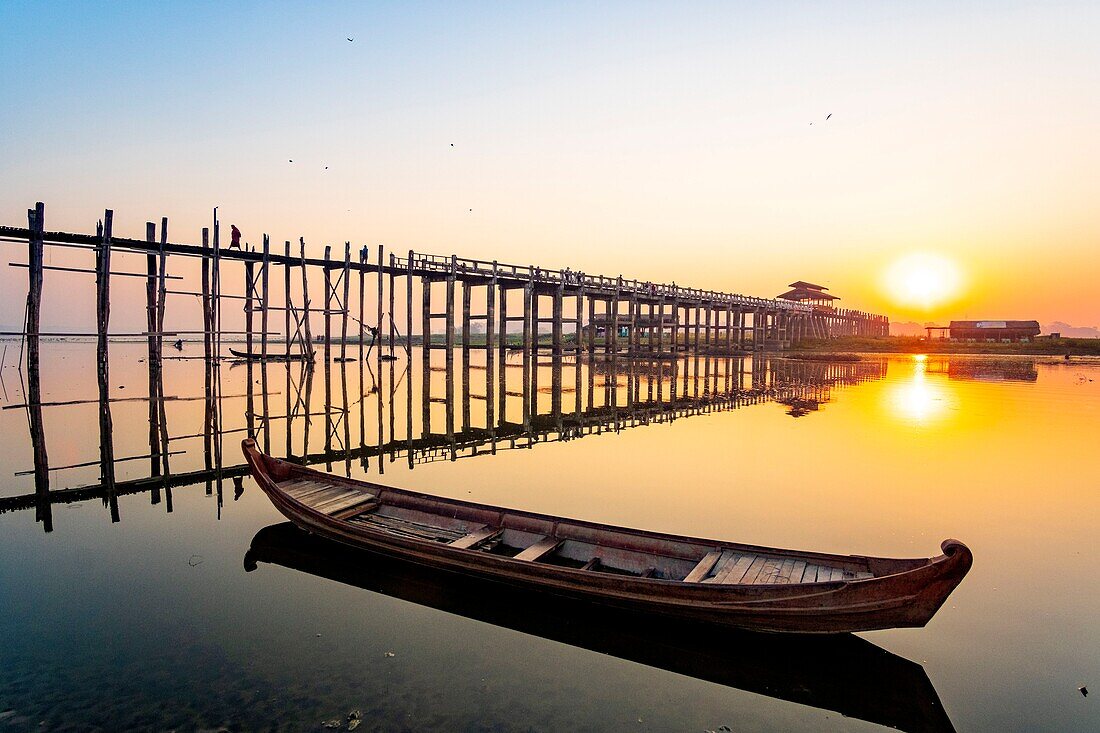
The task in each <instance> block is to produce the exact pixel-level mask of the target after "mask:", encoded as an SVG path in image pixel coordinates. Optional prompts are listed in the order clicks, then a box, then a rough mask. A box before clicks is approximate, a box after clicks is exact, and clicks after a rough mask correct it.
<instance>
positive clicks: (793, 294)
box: [776, 288, 840, 300]
mask: <svg viewBox="0 0 1100 733" xmlns="http://www.w3.org/2000/svg"><path fill="white" fill-rule="evenodd" d="M776 297H777V298H782V299H783V300H840V298H838V297H837V296H835V295H829V294H828V293H823V292H821V291H820V290H810V289H809V288H795V289H793V290H788V291H787V292H785V293H783V294H782V295H777V296H776Z"/></svg>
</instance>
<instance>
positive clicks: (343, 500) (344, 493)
mask: <svg viewBox="0 0 1100 733" xmlns="http://www.w3.org/2000/svg"><path fill="white" fill-rule="evenodd" d="M279 488H281V489H283V491H285V492H286V493H287V495H288V496H290V497H291V498H293V499H295V500H297V501H300V502H302V503H303V504H305V505H306V506H308V507H310V508H311V509H314V510H316V511H319V512H323V513H325V514H328V515H330V516H340V517H341V518H344V516H345V515H346V514H347V511H348V510H350V509H352V508H354V507H357V506H360V505H362V510H363V511H365V510H366V509H367V508H368V505H369V504H371V503H375V504H376V503H377V499H376V498H375V497H374V496H373V495H372V494H368V493H366V492H364V491H362V490H360V489H356V488H353V487H346V486H332V485H325V484H323V483H319V482H316V481H301V480H299V481H287V482H285V483H283V484H280V485H279ZM356 513H357V512H356ZM354 514H355V513H353V514H352V516H354Z"/></svg>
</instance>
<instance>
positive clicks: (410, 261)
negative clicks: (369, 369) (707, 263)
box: [395, 250, 813, 313]
mask: <svg viewBox="0 0 1100 733" xmlns="http://www.w3.org/2000/svg"><path fill="white" fill-rule="evenodd" d="M395 267H396V268H397V269H399V270H410V269H411V270H413V271H415V272H419V273H424V272H436V273H439V274H444V275H455V276H464V277H480V278H485V279H492V278H494V277H495V278H497V279H505V280H516V281H528V282H533V283H535V284H538V285H550V286H557V285H562V286H565V287H570V288H581V287H583V288H584V289H585V290H587V291H590V292H591V291H596V292H599V293H604V294H608V295H614V294H619V295H635V296H640V297H643V298H647V299H659V298H665V299H676V300H690V301H696V302H700V303H703V302H706V303H711V304H718V305H730V306H737V307H742V308H744V307H747V308H761V309H770V310H777V311H783V312H785V313H811V312H812V310H813V309H812V307H811V306H808V305H805V304H803V303H795V302H792V301H787V300H778V299H775V298H758V297H754V296H751V295H741V294H738V293H723V292H719V291H716V290H706V289H701V288H690V287H683V286H680V285H676V284H675V283H671V284H669V283H655V282H650V281H642V280H637V279H632V278H623V277H621V276H620V277H607V276H604V275H590V274H588V273H585V272H583V271H581V270H572V269H569V268H566V269H552V268H545V267H536V266H534V265H515V264H508V263H501V262H497V261H489V260H479V259H473V258H468V257H458V256H455V255H451V256H447V255H433V254H426V253H422V252H414V251H412V250H410V251H409V255H408V257H397V258H395Z"/></svg>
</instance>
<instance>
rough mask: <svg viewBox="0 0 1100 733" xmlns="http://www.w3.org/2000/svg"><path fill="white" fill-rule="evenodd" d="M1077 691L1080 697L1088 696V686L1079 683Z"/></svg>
mask: <svg viewBox="0 0 1100 733" xmlns="http://www.w3.org/2000/svg"><path fill="white" fill-rule="evenodd" d="M1077 691H1078V692H1080V693H1081V697H1088V696H1089V688H1087V687H1085V686H1084V685H1081V686H1080V687H1078V688H1077Z"/></svg>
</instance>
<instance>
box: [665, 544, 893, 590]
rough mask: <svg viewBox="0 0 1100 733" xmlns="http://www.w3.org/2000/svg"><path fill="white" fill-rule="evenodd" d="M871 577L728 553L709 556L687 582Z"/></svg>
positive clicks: (778, 582)
mask: <svg viewBox="0 0 1100 733" xmlns="http://www.w3.org/2000/svg"><path fill="white" fill-rule="evenodd" d="M715 553H717V555H716V554H715ZM870 577H873V576H872V573H870V572H869V571H865V570H848V569H845V568H838V567H832V566H825V565H814V564H811V563H808V562H807V561H805V560H796V559H793V558H781V557H767V556H765V555H757V554H752V553H739V552H734V551H732V550H726V551H723V552H718V551H714V552H710V553H707V555H706V556H704V557H703V559H702V560H700V561H699V564H698V565H696V566H695V569H693V570H692V571H691V572H690V573H688V575H687V577H686V578H684V581H685V582H688V583H698V582H702V583H721V584H724V585H784V584H787V583H827V582H830V581H834V580H860V579H862V578H870Z"/></svg>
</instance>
